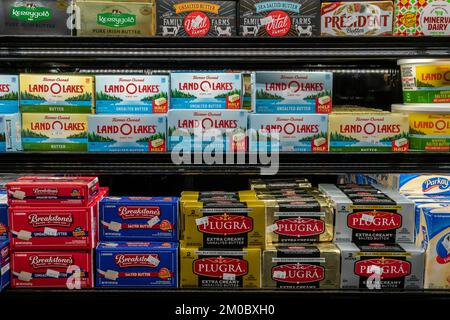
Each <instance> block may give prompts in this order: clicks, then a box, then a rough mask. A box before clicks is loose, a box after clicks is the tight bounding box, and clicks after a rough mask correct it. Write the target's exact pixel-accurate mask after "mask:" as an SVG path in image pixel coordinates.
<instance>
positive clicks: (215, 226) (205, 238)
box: [182, 200, 265, 249]
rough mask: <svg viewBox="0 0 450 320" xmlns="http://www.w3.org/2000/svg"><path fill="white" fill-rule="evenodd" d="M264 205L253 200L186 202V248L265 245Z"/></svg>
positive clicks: (184, 239) (183, 219)
mask: <svg viewBox="0 0 450 320" xmlns="http://www.w3.org/2000/svg"><path fill="white" fill-rule="evenodd" d="M264 220H265V205H264V202H262V201H258V200H254V201H250V200H249V201H235V200H229V201H205V202H185V203H184V206H183V217H182V222H183V230H189V232H186V233H185V234H184V238H183V241H184V243H185V245H186V246H188V247H203V248H228V249H229V248H245V247H264V245H265V230H264V226H265V221H264Z"/></svg>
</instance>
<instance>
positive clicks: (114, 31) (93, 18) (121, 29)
mask: <svg viewBox="0 0 450 320" xmlns="http://www.w3.org/2000/svg"><path fill="white" fill-rule="evenodd" d="M155 6H156V5H155V1H154V0H136V1H132V0H123V1H120V0H105V1H96V0H76V7H77V8H76V9H77V12H78V14H79V16H78V17H79V21H80V29H79V30H77V35H79V36H100V37H106V36H109V37H149V36H154V35H155V31H156V18H155V14H156V8H155Z"/></svg>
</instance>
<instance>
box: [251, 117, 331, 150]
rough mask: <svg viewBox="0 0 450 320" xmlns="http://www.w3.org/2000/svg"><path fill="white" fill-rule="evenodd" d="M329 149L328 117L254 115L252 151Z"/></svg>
mask: <svg viewBox="0 0 450 320" xmlns="http://www.w3.org/2000/svg"><path fill="white" fill-rule="evenodd" d="M261 150H264V151H266V150H267V151H269V150H274V151H282V152H283V151H300V152H305V151H313V152H319V151H327V150H328V116H327V115H319V114H305V115H295V114H286V115H284V114H280V115H272V114H250V115H249V151H253V152H254V151H261Z"/></svg>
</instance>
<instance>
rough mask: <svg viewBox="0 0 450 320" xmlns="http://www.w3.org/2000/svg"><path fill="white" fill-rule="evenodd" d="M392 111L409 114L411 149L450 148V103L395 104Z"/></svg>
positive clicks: (440, 149) (442, 149) (447, 149)
mask: <svg viewBox="0 0 450 320" xmlns="http://www.w3.org/2000/svg"><path fill="white" fill-rule="evenodd" d="M392 111H393V112H401V113H405V114H407V115H408V116H409V136H408V138H409V150H411V151H449V150H450V103H440V104H437V103H436V104H432V105H430V104H400V105H399V104H395V105H392Z"/></svg>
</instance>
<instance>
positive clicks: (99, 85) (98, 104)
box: [95, 75, 169, 114]
mask: <svg viewBox="0 0 450 320" xmlns="http://www.w3.org/2000/svg"><path fill="white" fill-rule="evenodd" d="M168 106H169V76H163V75H157V76H156V75H155V76H146V75H118V76H116V75H108V76H96V77H95V112H96V113H98V114H100V113H126V114H132V113H166V112H167V109H168Z"/></svg>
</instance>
